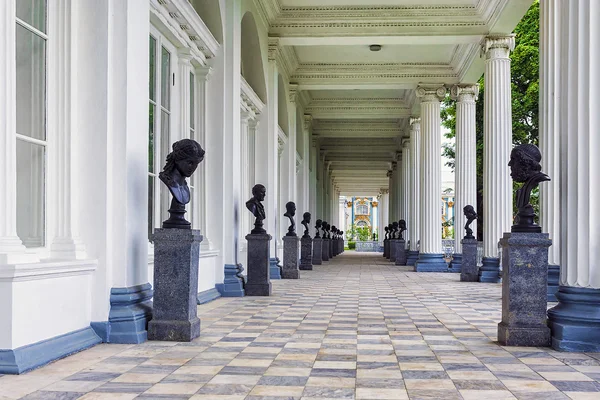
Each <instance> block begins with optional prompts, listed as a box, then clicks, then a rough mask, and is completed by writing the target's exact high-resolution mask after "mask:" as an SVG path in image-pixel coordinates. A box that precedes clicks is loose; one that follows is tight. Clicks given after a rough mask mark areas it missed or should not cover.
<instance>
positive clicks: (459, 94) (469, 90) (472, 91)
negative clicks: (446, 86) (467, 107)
mask: <svg viewBox="0 0 600 400" xmlns="http://www.w3.org/2000/svg"><path fill="white" fill-rule="evenodd" d="M478 96H479V85H478V84H463V85H454V86H452V89H450V97H452V99H453V100H456V101H458V102H459V103H463V102H464V103H474V102H476V101H477V97H478Z"/></svg>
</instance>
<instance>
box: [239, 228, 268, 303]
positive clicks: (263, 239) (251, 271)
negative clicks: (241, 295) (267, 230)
mask: <svg viewBox="0 0 600 400" xmlns="http://www.w3.org/2000/svg"><path fill="white" fill-rule="evenodd" d="M246 240H247V241H248V263H247V264H248V281H247V282H246V286H245V287H244V290H245V292H246V296H270V295H271V279H270V278H271V268H270V264H269V261H270V260H269V244H270V243H269V242H270V241H271V235H268V234H250V235H246Z"/></svg>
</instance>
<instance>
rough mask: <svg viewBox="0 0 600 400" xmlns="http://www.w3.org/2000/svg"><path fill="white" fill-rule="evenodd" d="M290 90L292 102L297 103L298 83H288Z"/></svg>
mask: <svg viewBox="0 0 600 400" xmlns="http://www.w3.org/2000/svg"><path fill="white" fill-rule="evenodd" d="M288 90H289V98H290V102H291V103H296V100H297V99H298V84H296V83H290V84H289V85H288Z"/></svg>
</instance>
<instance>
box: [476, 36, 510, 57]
mask: <svg viewBox="0 0 600 400" xmlns="http://www.w3.org/2000/svg"><path fill="white" fill-rule="evenodd" d="M514 49H515V35H508V36H486V37H484V38H483V40H482V41H481V56H482V57H483V56H485V58H486V60H491V59H494V58H508V56H509V55H510V52H511V51H513V50H514Z"/></svg>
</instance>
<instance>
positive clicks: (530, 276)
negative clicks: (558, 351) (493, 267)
mask: <svg viewBox="0 0 600 400" xmlns="http://www.w3.org/2000/svg"><path fill="white" fill-rule="evenodd" d="M500 244H501V245H502V322H501V323H500V324H498V342H499V343H500V344H502V345H504V346H533V347H535V346H549V345H550V329H549V328H548V325H547V324H546V296H547V294H546V291H547V288H548V247H550V245H551V244H552V241H551V240H550V239H548V234H547V233H532V232H511V233H505V234H504V237H503V238H502V239H500Z"/></svg>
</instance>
